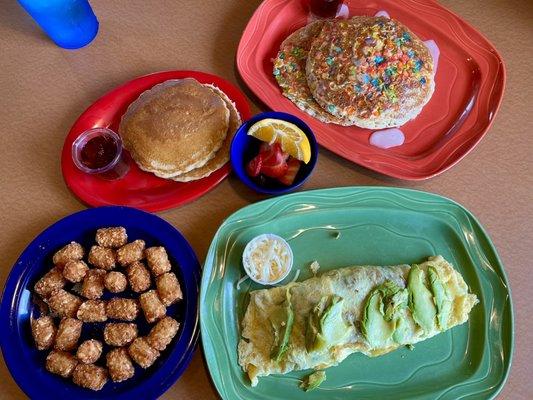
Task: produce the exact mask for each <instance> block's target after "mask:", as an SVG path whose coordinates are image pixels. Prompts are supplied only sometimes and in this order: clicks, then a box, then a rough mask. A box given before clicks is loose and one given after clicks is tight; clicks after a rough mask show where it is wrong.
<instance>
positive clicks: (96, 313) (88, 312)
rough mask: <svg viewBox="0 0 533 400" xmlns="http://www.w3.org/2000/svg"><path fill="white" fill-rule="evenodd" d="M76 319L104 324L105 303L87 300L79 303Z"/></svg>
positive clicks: (105, 318)
mask: <svg viewBox="0 0 533 400" xmlns="http://www.w3.org/2000/svg"><path fill="white" fill-rule="evenodd" d="M77 317H78V319H79V320H81V321H83V322H105V321H107V314H106V310H105V301H103V300H87V301H84V302H83V303H81V306H80V308H78V312H77Z"/></svg>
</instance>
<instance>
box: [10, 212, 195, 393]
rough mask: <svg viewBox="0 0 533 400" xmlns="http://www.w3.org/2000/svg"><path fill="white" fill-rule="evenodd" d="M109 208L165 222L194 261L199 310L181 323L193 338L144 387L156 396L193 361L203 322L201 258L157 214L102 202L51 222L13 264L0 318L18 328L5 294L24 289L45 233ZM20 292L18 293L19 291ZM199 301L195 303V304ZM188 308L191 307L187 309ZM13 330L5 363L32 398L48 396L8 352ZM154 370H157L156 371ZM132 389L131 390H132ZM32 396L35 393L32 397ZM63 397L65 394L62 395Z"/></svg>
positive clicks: (179, 234)
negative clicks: (161, 375)
mask: <svg viewBox="0 0 533 400" xmlns="http://www.w3.org/2000/svg"><path fill="white" fill-rule="evenodd" d="M106 210H113V211H115V212H120V213H122V212H125V213H126V214H129V215H135V214H136V215H138V216H140V217H141V218H148V219H150V220H152V221H156V222H157V223H158V224H161V225H162V226H166V227H167V228H168V229H169V231H170V232H172V233H173V235H174V234H175V236H173V237H172V240H175V241H177V242H179V243H180V246H183V248H184V249H185V252H186V253H185V252H184V253H183V255H184V257H187V258H188V259H189V261H190V262H191V265H192V268H191V276H192V278H193V281H192V282H191V287H192V289H193V291H194V293H195V296H194V300H195V301H194V302H193V303H192V306H191V308H190V309H188V310H193V309H194V310H196V312H195V313H194V314H192V315H191V316H190V317H189V319H188V320H187V321H185V322H184V323H183V324H182V325H183V326H185V323H187V325H188V326H189V327H188V328H187V329H191V335H190V338H188V339H187V341H188V343H187V347H186V348H185V350H184V351H183V354H182V356H181V357H180V360H179V362H178V364H176V365H166V366H164V367H166V369H169V371H168V372H169V373H168V374H167V375H166V377H165V380H164V381H163V382H162V383H163V384H161V382H149V383H148V387H147V388H145V390H144V391H143V394H148V395H149V396H153V397H154V398H157V397H159V396H161V395H162V394H163V393H165V392H166V391H167V390H168V389H169V388H170V387H171V386H172V385H173V384H174V383H176V381H177V380H178V379H179V377H180V376H181V375H182V374H183V373H184V372H185V370H186V368H187V367H188V366H189V364H190V362H191V361H192V357H193V355H194V352H195V349H196V347H197V344H198V340H199V333H200V329H199V328H200V324H199V317H200V315H199V304H198V295H199V288H200V287H199V286H200V282H201V276H200V263H199V261H198V258H197V256H196V253H195V252H194V249H193V248H192V246H191V245H190V243H189V242H188V240H187V239H186V238H185V237H184V236H183V234H182V233H181V232H180V231H179V230H178V229H177V228H176V227H174V226H173V225H172V224H170V223H169V222H168V221H166V220H165V219H163V218H161V217H159V216H157V215H155V214H151V213H149V212H146V211H143V210H140V209H136V208H133V207H127V206H102V207H95V208H87V209H83V210H80V211H76V212H74V213H71V214H68V215H66V216H64V217H62V218H60V219H58V220H56V221H55V222H53V223H52V224H50V225H48V226H47V227H46V228H44V229H43V230H42V231H41V232H40V233H39V234H38V235H36V236H35V237H34V238H33V239H32V240H31V241H30V242H29V243H28V244H27V246H26V247H25V248H24V250H23V251H22V252H21V253H20V255H19V257H18V258H17V260H16V261H15V263H14V264H13V266H12V268H11V270H10V272H9V274H8V276H7V279H6V281H5V284H4V285H3V288H2V293H1V297H0V321H1V322H3V323H4V326H9V327H12V328H11V329H17V326H18V324H14V325H12V324H11V322H12V321H13V318H16V317H15V314H14V313H13V303H12V301H13V300H7V299H6V298H5V296H6V295H11V296H12V299H16V298H19V297H20V293H21V291H22V289H19V284H20V278H21V276H22V275H23V273H24V270H25V269H26V268H25V264H24V263H23V262H22V261H24V259H25V258H26V257H27V256H28V255H27V253H28V252H32V253H33V252H35V251H36V250H37V249H38V247H39V245H40V244H41V243H43V241H45V240H46V237H47V236H48V235H49V234H50V232H52V231H53V230H54V229H59V226H60V225H62V224H64V223H66V221H67V220H71V219H75V218H79V217H81V216H83V215H84V214H98V213H101V212H104V213H105V212H106ZM17 293H18V295H17ZM194 303H196V304H194ZM186 312H189V311H186ZM11 329H10V330H2V331H0V351H1V353H2V356H3V358H4V362H5V364H6V367H7V369H8V371H9V373H10V375H11V377H12V378H13V380H14V381H15V383H16V384H17V386H18V387H19V389H20V390H21V391H22V392H23V393H24V394H26V395H27V396H28V397H29V398H35V399H38V398H43V399H44V398H47V397H46V395H43V396H44V397H42V396H40V395H39V393H40V392H39V391H38V388H34V387H33V386H32V382H31V379H29V378H28V377H27V376H26V374H25V373H24V371H23V368H22V366H21V365H16V363H15V362H14V359H15V358H16V355H17V354H16V353H15V351H14V350H8V351H7V352H6V349H10V344H14V343H18V339H19V337H18V335H14V336H15V337H16V338H15V337H12V336H10V335H8V334H7V333H9V332H10V331H11ZM172 353H173V351H170V352H169V353H168V356H169V357H170V356H171V355H172ZM167 361H168V360H167ZM153 372H155V370H154V371H153ZM152 379H153V378H152V377H149V378H147V380H148V381H150V380H152ZM141 385H142V383H141V384H139V385H137V386H136V387H135V388H134V389H133V390H138V387H139V386H141ZM129 392H131V390H130V391H129ZM87 395H90V391H89V390H87ZM32 396H33V397H32ZM61 398H63V397H61ZM107 398H109V399H111V398H113V399H124V400H127V399H130V398H131V394H128V392H125V393H121V394H114V395H111V396H109V397H107Z"/></svg>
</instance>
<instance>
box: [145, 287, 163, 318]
mask: <svg viewBox="0 0 533 400" xmlns="http://www.w3.org/2000/svg"><path fill="white" fill-rule="evenodd" d="M139 301H140V303H141V308H142V310H143V313H144V316H145V318H146V321H148V323H150V324H151V323H152V322H155V321H157V320H158V319H160V318H163V317H164V316H165V314H166V312H167V309H166V307H165V305H164V304H163V303H161V300H159V296H158V295H157V292H156V291H155V290H149V291H148V292H146V293H143V294H141V295H140V296H139Z"/></svg>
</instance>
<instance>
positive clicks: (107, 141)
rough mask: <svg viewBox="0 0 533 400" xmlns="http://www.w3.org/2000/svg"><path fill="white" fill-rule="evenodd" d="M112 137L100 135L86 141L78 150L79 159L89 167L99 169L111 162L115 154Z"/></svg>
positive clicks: (115, 149)
mask: <svg viewBox="0 0 533 400" xmlns="http://www.w3.org/2000/svg"><path fill="white" fill-rule="evenodd" d="M117 151H118V149H117V145H116V143H115V141H114V140H113V138H111V137H109V136H106V135H101V136H96V137H93V138H92V139H90V140H89V141H87V143H85V145H84V146H83V148H82V149H81V152H80V161H81V162H82V164H83V165H85V166H86V167H87V168H90V169H100V168H103V167H105V166H106V165H109V164H111V162H112V161H113V160H114V159H115V157H116V155H117Z"/></svg>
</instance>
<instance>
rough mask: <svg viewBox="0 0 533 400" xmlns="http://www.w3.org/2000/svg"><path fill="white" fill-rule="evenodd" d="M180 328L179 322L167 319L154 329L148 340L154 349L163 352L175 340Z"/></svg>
mask: <svg viewBox="0 0 533 400" xmlns="http://www.w3.org/2000/svg"><path fill="white" fill-rule="evenodd" d="M179 327H180V324H179V322H178V321H176V320H175V319H174V318H171V317H165V318H163V319H162V320H160V321H159V322H158V323H157V324H156V325H155V326H154V327H153V328H152V330H151V331H150V333H149V334H148V336H147V337H146V340H147V341H148V344H149V345H150V346H152V347H153V348H154V349H156V350H159V351H163V350H165V349H166V347H167V346H168V345H169V343H170V342H171V341H172V339H174V336H176V333H177V332H178V329H179Z"/></svg>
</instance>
